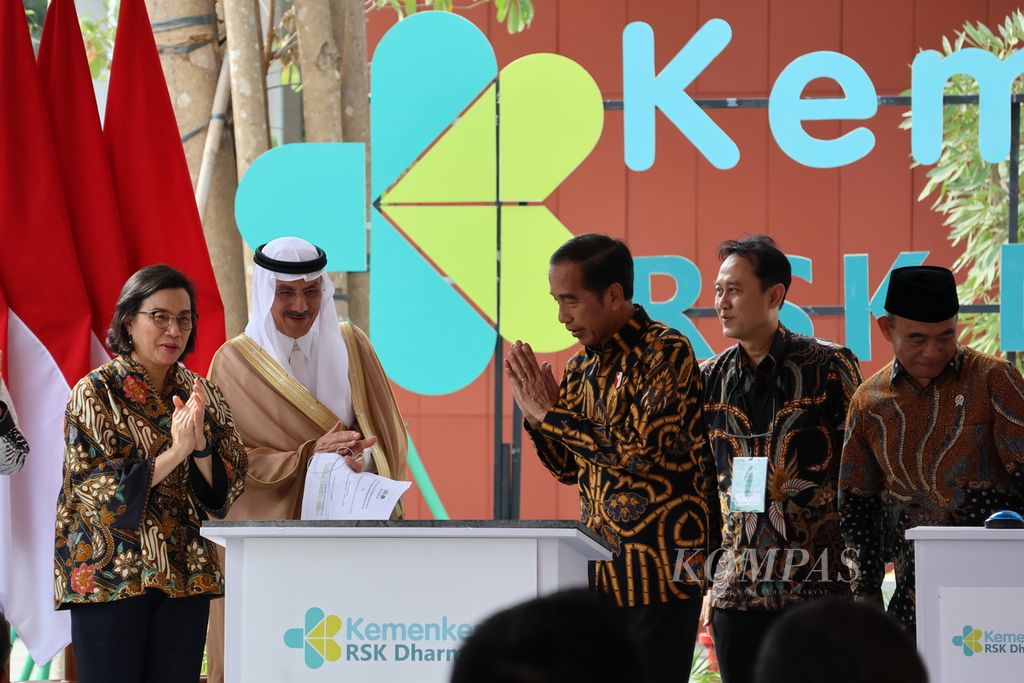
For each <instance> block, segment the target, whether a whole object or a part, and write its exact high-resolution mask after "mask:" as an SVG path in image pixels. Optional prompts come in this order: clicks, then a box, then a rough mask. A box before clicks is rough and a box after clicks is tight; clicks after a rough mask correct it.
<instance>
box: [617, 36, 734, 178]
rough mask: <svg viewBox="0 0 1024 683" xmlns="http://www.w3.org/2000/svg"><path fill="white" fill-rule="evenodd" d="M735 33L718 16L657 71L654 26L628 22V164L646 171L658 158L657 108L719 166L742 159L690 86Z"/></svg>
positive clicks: (624, 73) (624, 40)
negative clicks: (692, 94)
mask: <svg viewBox="0 0 1024 683" xmlns="http://www.w3.org/2000/svg"><path fill="white" fill-rule="evenodd" d="M731 39H732V28H731V27H730V26H729V24H728V23H727V22H726V21H725V20H723V19H712V20H711V21H709V22H707V23H706V24H704V25H703V26H701V28H700V30H699V31H697V33H696V34H694V36H693V38H691V39H690V41H689V42H688V43H687V44H686V45H684V46H683V49H681V50H680V51H679V52H678V53H677V54H676V56H675V57H673V58H672V61H671V62H669V63H668V66H666V67H665V68H664V69H662V71H661V73H659V74H657V75H655V73H654V31H653V30H652V29H651V27H650V26H648V25H647V24H645V23H643V22H640V21H636V22H633V23H631V24H629V25H628V26H626V28H625V30H624V31H623V32H622V86H623V93H622V95H623V98H622V99H623V109H624V113H625V116H624V120H625V143H626V152H625V156H626V165H627V166H629V167H630V168H631V169H633V170H634V171H646V170H647V169H649V168H650V167H651V165H652V164H654V144H655V140H654V117H655V111H656V110H657V109H661V111H663V112H664V113H665V116H667V117H668V118H669V120H670V121H672V123H674V124H675V126H676V128H678V129H679V130H680V132H682V134H683V135H685V136H686V137H687V138H689V139H690V141H691V142H693V144H694V145H695V146H696V147H697V149H698V150H700V152H701V153H702V154H703V155H704V156H705V157H706V158H707V160H708V161H710V162H711V163H712V164H714V165H715V166H716V167H717V168H722V169H726V168H732V167H733V166H735V165H736V163H737V162H738V161H739V160H740V150H739V148H738V147H736V143H734V142H733V141H732V139H731V138H730V137H729V136H728V135H726V134H725V131H723V130H722V129H721V128H719V127H718V124H716V123H715V122H714V121H712V120H711V117H709V116H708V115H707V114H705V113H704V111H703V110H702V109H701V108H700V107H698V106H697V103H696V102H694V101H693V99H692V98H691V97H690V96H689V95H687V94H686V92H685V90H686V88H687V86H689V85H690V83H692V82H693V81H694V79H695V78H697V76H699V75H700V73H701V72H702V71H704V69H706V68H707V66H708V64H710V63H711V62H713V61H714V59H715V57H717V56H718V55H719V54H720V53H721V52H722V50H724V49H725V46H726V45H728V44H729V41H730V40H731Z"/></svg>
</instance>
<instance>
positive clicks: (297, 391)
mask: <svg viewBox="0 0 1024 683" xmlns="http://www.w3.org/2000/svg"><path fill="white" fill-rule="evenodd" d="M227 343H228V344H231V345H232V346H234V347H235V348H237V349H238V352H239V353H241V354H242V358H244V359H245V360H246V361H247V362H248V363H249V365H251V366H252V367H253V369H254V370H255V371H256V372H258V373H259V374H260V375H262V376H263V378H264V379H265V380H266V381H267V384H269V385H270V386H271V387H272V388H273V389H274V391H276V392H277V393H278V394H280V395H281V398H283V399H284V400H286V401H288V402H289V403H291V404H292V405H293V406H295V407H296V408H298V409H299V411H300V412H302V414H303V415H305V416H306V417H308V418H309V419H310V420H311V421H312V422H313V424H315V425H316V426H318V427H320V428H321V429H323V430H324V431H325V432H329V431H330V430H331V429H332V428H333V427H334V425H335V424H336V423H338V422H341V420H340V419H339V418H338V416H337V415H335V414H334V412H333V411H332V410H331V409H330V408H328V407H327V406H325V405H324V404H323V403H321V402H320V401H318V400H316V397H315V396H313V394H311V393H309V391H308V390H307V389H306V387H304V386H302V384H300V383H299V382H298V380H296V379H295V378H294V377H292V376H291V375H289V374H288V373H287V372H286V371H285V369H284V368H283V367H281V364H280V363H278V362H277V361H276V360H274V359H273V358H272V357H271V356H270V354H269V353H267V352H266V350H264V348H263V347H262V346H260V345H259V344H257V343H256V342H255V341H253V340H252V339H250V338H249V337H247V336H245V335H244V334H243V335H240V336H238V337H235V338H234V339H230V340H228V342H227ZM351 374H352V373H351V371H350V372H349V375H351ZM342 427H343V428H345V429H348V427H347V426H346V425H345V424H344V422H342Z"/></svg>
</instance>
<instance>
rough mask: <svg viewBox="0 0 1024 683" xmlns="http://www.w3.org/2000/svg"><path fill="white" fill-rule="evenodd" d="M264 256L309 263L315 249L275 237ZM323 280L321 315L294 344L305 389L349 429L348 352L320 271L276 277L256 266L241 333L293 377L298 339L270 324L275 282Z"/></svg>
mask: <svg viewBox="0 0 1024 683" xmlns="http://www.w3.org/2000/svg"><path fill="white" fill-rule="evenodd" d="M262 252H263V255H264V256H267V257H269V258H272V259H274V260H276V261H288V262H292V263H295V262H299V261H312V260H313V259H315V258H316V257H317V255H318V251H317V248H316V247H315V246H313V245H312V244H310V243H309V242H307V241H306V240H303V239H299V238H298V237H279V238H277V239H276V240H273V241H271V242H268V243H267V244H266V245H264V246H263V249H262ZM318 279H319V280H321V281H322V282H323V285H324V294H323V297H322V298H321V300H320V312H319V314H317V316H316V321H315V322H314V323H313V326H312V327H311V328H310V329H309V332H307V333H306V335H305V336H304V337H302V338H301V339H299V340H297V341H298V342H299V346H300V347H301V348H302V349H303V351H305V352H306V353H307V355H308V357H309V362H308V368H309V374H310V380H311V381H310V383H311V385H312V386H309V387H306V388H307V389H309V392H310V393H311V394H313V396H315V397H316V399H317V400H318V401H320V402H321V403H323V404H324V405H325V406H327V407H328V408H330V409H331V410H332V411H333V412H334V414H335V415H337V416H338V417H339V418H341V420H342V421H343V422H344V423H345V424H346V425H348V426H352V425H353V424H354V422H355V413H354V412H353V410H352V391H351V389H350V388H349V382H348V349H347V348H346V347H345V340H344V339H342V338H341V330H340V329H339V328H338V313H337V311H335V309H334V284H333V283H332V282H331V279H330V278H329V277H327V274H326V272H325V271H323V270H317V271H313V272H311V273H304V274H300V275H292V274H288V273H276V272H274V271H271V270H267V269H266V268H264V267H262V266H260V265H256V266H255V267H254V268H253V278H252V317H250V318H249V324H248V325H246V327H245V334H246V336H248V337H249V338H250V339H252V340H253V341H255V342H256V343H257V344H259V345H260V346H261V347H263V350H264V351H266V352H267V353H268V354H270V356H271V357H273V358H274V360H276V361H277V362H278V363H279V364H280V365H281V367H282V368H284V369H285V371H287V372H288V374H289V375H291V376H292V377H293V378H294V377H295V374H294V373H293V372H292V368H291V363H290V362H289V357H290V356H291V352H292V347H293V345H294V342H295V341H296V340H294V339H292V338H291V337H289V336H287V335H284V334H281V333H280V332H279V331H278V330H277V325H275V324H274V316H273V314H272V313H271V307H272V306H273V304H274V297H275V295H276V291H277V280H283V281H287V282H291V281H294V280H305V281H306V282H313V281H314V280H318Z"/></svg>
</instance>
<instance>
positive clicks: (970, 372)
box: [839, 347, 1024, 629]
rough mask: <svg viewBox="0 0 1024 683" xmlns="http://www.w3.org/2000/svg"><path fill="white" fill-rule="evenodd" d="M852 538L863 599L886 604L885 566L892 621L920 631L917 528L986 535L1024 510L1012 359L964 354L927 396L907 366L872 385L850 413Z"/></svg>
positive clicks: (1023, 444) (1021, 437)
mask: <svg viewBox="0 0 1024 683" xmlns="http://www.w3.org/2000/svg"><path fill="white" fill-rule="evenodd" d="M839 510H840V512H841V513H842V516H843V521H842V528H843V535H844V536H845V537H846V539H847V541H848V542H849V543H850V544H851V546H852V547H853V548H855V549H856V550H857V551H858V559H859V561H860V565H859V569H860V571H859V573H858V575H857V580H856V581H854V583H853V590H854V594H855V595H856V596H858V597H866V598H872V599H875V600H877V601H878V602H881V600H882V591H881V588H882V578H883V575H884V572H885V564H886V562H888V561H890V560H891V561H893V562H894V564H895V569H896V590H895V592H894V593H893V596H892V599H891V600H890V601H889V607H888V610H889V613H890V614H891V615H892V616H893V617H895V618H896V619H898V620H899V621H901V622H902V623H903V624H904V625H906V626H907V627H908V628H910V629H913V628H914V627H915V625H916V621H917V620H916V609H915V597H914V595H915V593H914V592H915V575H914V548H913V543H912V542H910V541H908V540H906V536H905V534H906V531H907V530H908V529H911V528H913V527H915V526H981V525H982V524H983V523H984V521H985V518H986V517H988V516H989V515H990V514H992V513H993V512H997V511H999V510H1018V511H1021V510H1024V379H1022V378H1021V376H1020V373H1019V372H1017V370H1016V368H1014V367H1013V366H1012V365H1010V364H1009V363H1008V362H1006V361H1005V360H1003V359H1000V358H996V357H995V356H989V355H986V354H984V353H981V352H978V351H975V350H974V349H971V348H968V347H960V348H959V349H958V350H957V352H956V353H955V354H954V356H953V360H952V361H951V362H950V363H949V365H948V366H947V367H946V368H945V369H944V370H943V371H942V373H941V374H940V375H939V376H938V377H936V378H935V379H934V380H932V382H931V383H930V384H929V385H928V386H926V387H921V386H920V385H918V384H917V382H915V381H914V379H913V378H912V377H911V376H910V375H909V374H907V372H906V370H905V369H904V368H902V367H901V366H900V364H899V362H892V363H890V364H888V365H886V366H885V367H884V368H882V369H881V370H879V371H878V372H877V373H876V374H875V375H873V376H872V377H870V378H868V379H867V380H866V381H865V382H864V384H863V385H861V387H860V389H858V390H857V393H856V395H854V397H853V402H852V403H851V405H850V416H849V422H848V424H847V436H846V445H845V446H844V447H843V467H842V476H841V477H840V480H839Z"/></svg>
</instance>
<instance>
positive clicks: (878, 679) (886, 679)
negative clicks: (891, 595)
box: [754, 598, 928, 683]
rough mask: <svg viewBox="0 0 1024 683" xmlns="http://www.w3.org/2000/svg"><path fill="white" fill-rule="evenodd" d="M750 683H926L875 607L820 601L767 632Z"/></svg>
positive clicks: (904, 639) (910, 646)
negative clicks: (752, 681)
mask: <svg viewBox="0 0 1024 683" xmlns="http://www.w3.org/2000/svg"><path fill="white" fill-rule="evenodd" d="M754 672H755V678H754V680H755V683H819V682H823V681H828V683H927V681H928V674H927V673H926V672H925V668H924V663H923V662H922V661H921V656H920V655H919V654H918V653H917V648H916V647H915V646H914V643H913V641H912V640H911V639H910V637H908V636H907V634H906V633H905V632H904V631H903V629H901V628H900V626H899V625H898V624H897V623H896V622H895V621H893V620H892V619H891V618H889V617H888V616H886V614H885V613H884V612H883V611H882V610H881V609H880V608H879V607H878V606H876V605H874V604H868V603H862V602H855V601H854V600H852V599H849V598H824V599H821V600H811V601H809V602H806V603H804V604H802V605H797V606H796V607H793V608H792V609H790V610H787V611H786V613H785V614H783V615H782V616H781V617H780V618H779V620H778V621H777V622H775V625H774V626H772V629H771V630H770V631H769V632H768V635H767V637H766V638H765V640H764V642H763V644H762V645H761V651H760V653H759V655H758V657H757V664H755V666H754Z"/></svg>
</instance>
